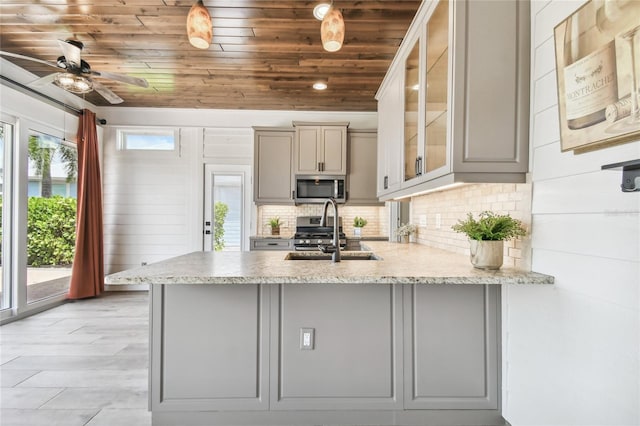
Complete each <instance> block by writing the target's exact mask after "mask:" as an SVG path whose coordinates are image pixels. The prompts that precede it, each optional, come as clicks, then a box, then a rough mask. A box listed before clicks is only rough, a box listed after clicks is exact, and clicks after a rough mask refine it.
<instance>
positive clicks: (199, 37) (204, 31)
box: [187, 0, 213, 49]
mask: <svg viewBox="0 0 640 426" xmlns="http://www.w3.org/2000/svg"><path fill="white" fill-rule="evenodd" d="M187 35H188V36H189V43H191V45H192V46H193V47H197V48H198V49H208V48H209V46H210V45H211V39H212V38H213V31H212V25H211V15H209V11H208V10H207V8H206V7H204V4H203V3H202V0H198V2H197V3H196V4H194V5H193V6H191V10H189V15H188V16H187Z"/></svg>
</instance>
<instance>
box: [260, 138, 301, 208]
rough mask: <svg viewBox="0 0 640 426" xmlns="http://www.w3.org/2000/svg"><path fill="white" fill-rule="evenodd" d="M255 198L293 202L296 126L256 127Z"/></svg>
mask: <svg viewBox="0 0 640 426" xmlns="http://www.w3.org/2000/svg"><path fill="white" fill-rule="evenodd" d="M254 131H255V139H254V143H255V146H254V157H255V158H254V171H253V172H254V179H253V200H254V201H255V203H256V204H293V198H292V191H293V188H292V181H291V171H292V169H293V167H292V166H293V139H294V134H295V133H294V131H293V129H277V128H254Z"/></svg>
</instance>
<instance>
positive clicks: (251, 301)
mask: <svg viewBox="0 0 640 426" xmlns="http://www.w3.org/2000/svg"><path fill="white" fill-rule="evenodd" d="M152 290H153V291H152V298H153V309H152V313H151V315H152V322H153V329H152V351H154V352H155V351H157V352H156V353H161V354H162V356H160V357H157V358H155V359H154V360H153V362H152V365H151V374H152V387H151V394H152V398H151V405H152V409H153V410H154V411H156V410H157V411H209V410H232V411H234V410H235V411H252V410H267V409H268V408H269V398H268V381H269V369H268V356H269V354H268V347H269V340H268V336H269V329H268V324H269V321H268V317H267V315H268V312H269V294H268V287H267V289H266V290H267V291H266V292H265V289H264V288H262V287H260V286H258V285H246V286H224V285H166V286H152Z"/></svg>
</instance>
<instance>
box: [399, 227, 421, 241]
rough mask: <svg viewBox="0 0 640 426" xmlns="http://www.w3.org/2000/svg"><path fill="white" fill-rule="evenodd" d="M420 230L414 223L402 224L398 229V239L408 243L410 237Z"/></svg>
mask: <svg viewBox="0 0 640 426" xmlns="http://www.w3.org/2000/svg"><path fill="white" fill-rule="evenodd" d="M417 230H418V227H417V226H416V225H414V224H412V223H407V224H401V225H400V226H399V227H398V229H397V230H396V235H397V236H398V241H399V242H401V243H408V242H409V237H411V235H412V234H414V233H415V232H416V231H417Z"/></svg>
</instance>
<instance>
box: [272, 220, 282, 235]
mask: <svg viewBox="0 0 640 426" xmlns="http://www.w3.org/2000/svg"><path fill="white" fill-rule="evenodd" d="M280 225H282V222H281V221H280V217H279V216H276V217H272V218H271V219H269V226H270V227H271V235H280Z"/></svg>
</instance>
